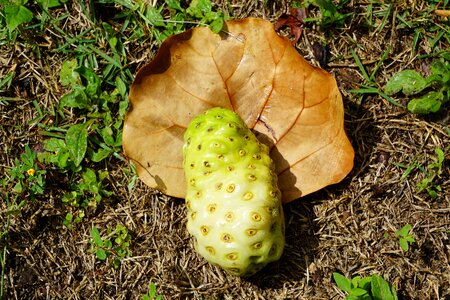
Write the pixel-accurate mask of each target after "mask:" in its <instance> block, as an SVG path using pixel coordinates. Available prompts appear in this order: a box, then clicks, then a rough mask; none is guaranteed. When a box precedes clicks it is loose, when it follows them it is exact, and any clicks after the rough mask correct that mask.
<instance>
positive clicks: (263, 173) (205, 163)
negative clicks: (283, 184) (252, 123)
mask: <svg viewBox="0 0 450 300" xmlns="http://www.w3.org/2000/svg"><path fill="white" fill-rule="evenodd" d="M184 141H185V144H184V148H183V155H184V170H185V174H186V181H187V192H186V206H187V210H188V222H187V229H188V231H189V233H190V234H192V235H193V236H194V244H195V249H196V250H197V252H198V253H200V254H201V255H202V256H203V257H204V258H205V259H206V260H208V261H209V262H210V263H213V264H215V265H219V266H220V267H222V268H224V269H225V270H226V271H228V272H229V273H231V274H233V275H238V276H249V275H252V274H254V273H255V272H257V271H258V270H260V269H261V268H263V267H264V266H265V265H266V264H267V263H269V262H272V261H275V260H278V259H279V258H280V256H281V254H282V252H283V248H284V215H283V208H282V206H281V193H280V191H279V189H278V187H277V176H276V174H275V173H274V164H273V161H272V159H271V158H270V156H269V150H268V148H267V146H266V145H264V144H261V143H260V142H259V141H258V139H257V138H256V137H255V135H254V134H253V133H252V132H251V131H250V130H249V129H248V128H247V126H246V125H245V123H244V122H243V121H242V119H241V118H240V117H239V116H238V115H237V114H235V113H234V112H232V111H230V110H228V109H223V108H213V109H210V110H207V111H206V112H205V113H204V114H201V115H199V116H197V117H196V118H194V119H193V120H192V121H191V123H190V124H189V126H188V128H187V130H186V132H185V135H184Z"/></svg>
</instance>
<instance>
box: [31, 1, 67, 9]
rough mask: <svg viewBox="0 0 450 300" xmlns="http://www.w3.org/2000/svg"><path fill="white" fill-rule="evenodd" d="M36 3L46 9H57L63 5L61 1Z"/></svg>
mask: <svg viewBox="0 0 450 300" xmlns="http://www.w3.org/2000/svg"><path fill="white" fill-rule="evenodd" d="M36 2H37V3H39V4H40V5H41V6H42V7H45V8H52V7H57V6H60V5H61V3H60V2H59V0H36Z"/></svg>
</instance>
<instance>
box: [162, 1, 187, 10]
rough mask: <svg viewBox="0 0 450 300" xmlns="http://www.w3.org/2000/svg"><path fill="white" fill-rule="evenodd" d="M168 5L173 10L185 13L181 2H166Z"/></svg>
mask: <svg viewBox="0 0 450 300" xmlns="http://www.w3.org/2000/svg"><path fill="white" fill-rule="evenodd" d="M166 4H167V6H168V7H170V8H172V9H175V10H178V11H183V8H182V7H181V5H180V1H179V0H166Z"/></svg>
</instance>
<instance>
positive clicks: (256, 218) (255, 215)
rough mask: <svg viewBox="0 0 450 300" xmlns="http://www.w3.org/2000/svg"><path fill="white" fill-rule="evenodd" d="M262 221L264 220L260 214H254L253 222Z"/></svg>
mask: <svg viewBox="0 0 450 300" xmlns="http://www.w3.org/2000/svg"><path fill="white" fill-rule="evenodd" d="M261 219H262V217H261V215H260V214H258V213H256V212H254V213H252V220H253V221H255V222H259V221H261Z"/></svg>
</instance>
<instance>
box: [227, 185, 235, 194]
mask: <svg viewBox="0 0 450 300" xmlns="http://www.w3.org/2000/svg"><path fill="white" fill-rule="evenodd" d="M235 188H236V187H235V185H234V184H230V185H228V186H227V192H228V193H232V192H234V189H235Z"/></svg>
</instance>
